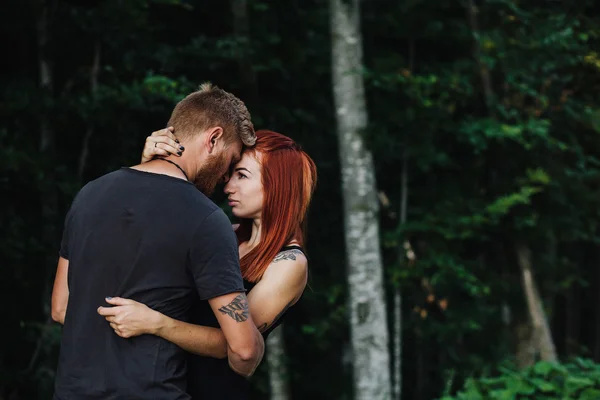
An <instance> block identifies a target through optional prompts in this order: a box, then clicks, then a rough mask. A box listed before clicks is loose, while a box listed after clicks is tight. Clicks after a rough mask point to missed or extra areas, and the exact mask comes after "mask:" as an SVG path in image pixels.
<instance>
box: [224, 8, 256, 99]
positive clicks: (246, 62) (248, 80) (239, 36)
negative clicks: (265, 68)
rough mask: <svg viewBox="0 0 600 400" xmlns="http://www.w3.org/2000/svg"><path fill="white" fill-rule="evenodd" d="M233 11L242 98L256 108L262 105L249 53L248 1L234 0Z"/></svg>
mask: <svg viewBox="0 0 600 400" xmlns="http://www.w3.org/2000/svg"><path fill="white" fill-rule="evenodd" d="M231 12H232V14H233V31H234V36H235V38H236V40H237V42H238V43H239V44H240V52H239V54H238V57H237V63H238V70H239V73H240V80H241V82H242V86H243V88H242V90H241V94H242V98H243V99H245V100H244V101H245V102H246V103H248V104H250V105H252V106H253V107H254V108H256V107H259V106H260V102H259V101H258V85H257V81H256V73H255V72H254V68H253V67H252V66H253V65H254V64H253V63H252V57H251V56H250V54H249V51H248V48H249V46H250V23H249V21H248V1H247V0H232V1H231Z"/></svg>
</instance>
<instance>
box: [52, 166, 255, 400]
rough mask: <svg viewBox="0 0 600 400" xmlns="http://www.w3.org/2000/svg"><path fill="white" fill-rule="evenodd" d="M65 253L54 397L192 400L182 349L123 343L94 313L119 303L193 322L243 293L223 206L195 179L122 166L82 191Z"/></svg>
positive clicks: (145, 339) (145, 338)
mask: <svg viewBox="0 0 600 400" xmlns="http://www.w3.org/2000/svg"><path fill="white" fill-rule="evenodd" d="M60 255H61V257H63V258H66V259H68V260H69V272H68V283H69V304H68V307H67V312H66V316H65V324H64V329H63V336H62V343H61V350H60V357H59V364H58V371H57V376H56V385H55V399H60V400H67V399H83V398H85V399H128V400H129V399H165V400H166V399H189V398H190V397H189V395H188V394H186V372H187V371H186V362H185V360H186V354H185V352H184V351H183V350H181V349H180V348H179V347H177V346H176V345H174V344H172V343H170V342H168V341H166V340H164V339H161V338H159V337H157V336H153V335H142V336H138V337H134V338H129V339H123V338H121V337H119V336H117V335H116V334H115V332H114V331H113V330H112V328H111V327H110V326H109V324H108V322H106V320H105V319H104V318H103V317H102V316H100V315H99V314H98V313H97V312H96V310H97V308H98V307H99V306H101V305H104V306H106V305H107V304H106V303H105V301H104V298H105V297H107V296H112V297H115V296H119V297H126V298H130V299H133V300H136V301H139V302H142V303H144V304H146V305H148V306H149V307H150V308H153V309H155V310H157V311H160V312H162V313H163V314H166V315H168V316H170V317H172V318H175V319H178V320H183V321H189V320H190V307H191V305H192V302H193V301H194V299H198V298H199V299H201V300H207V299H210V298H213V297H217V296H220V295H224V294H227V293H232V292H239V291H244V286H243V280H242V277H241V273H240V266H239V256H238V247H237V240H236V237H235V234H234V232H233V230H232V228H231V224H230V222H229V220H228V219H227V217H226V216H225V214H224V213H223V212H222V211H221V209H219V208H218V207H217V206H216V205H215V204H214V203H212V202H211V201H210V200H209V199H208V198H207V197H206V196H205V195H203V194H202V193H201V192H200V191H198V190H197V189H196V188H195V187H194V186H193V185H192V184H191V183H189V182H186V181H184V180H181V179H177V178H174V177H170V176H167V175H160V174H153V173H148V172H143V171H138V170H134V169H130V168H122V169H120V170H118V171H115V172H112V173H110V174H107V175H105V176H103V177H101V178H99V179H97V180H95V181H93V182H90V183H89V184H87V185H86V186H85V187H84V188H83V189H81V191H80V192H79V193H78V195H77V196H76V198H75V200H74V202H73V204H72V206H71V209H70V211H69V213H68V214H67V218H66V222H65V230H64V233H63V240H62V244H61V250H60ZM200 303H201V304H205V305H207V302H206V301H202V302H200Z"/></svg>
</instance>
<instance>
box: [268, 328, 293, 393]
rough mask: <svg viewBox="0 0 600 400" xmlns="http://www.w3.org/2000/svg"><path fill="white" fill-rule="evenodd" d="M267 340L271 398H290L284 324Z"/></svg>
mask: <svg viewBox="0 0 600 400" xmlns="http://www.w3.org/2000/svg"><path fill="white" fill-rule="evenodd" d="M267 342H268V343H267V363H268V366H269V383H270V386H271V400H289V399H290V390H289V386H288V380H287V379H288V376H289V375H288V369H287V365H286V362H285V343H284V339H283V326H282V325H280V326H278V327H277V328H275V329H274V330H273V332H271V334H270V335H269V338H268V339H267Z"/></svg>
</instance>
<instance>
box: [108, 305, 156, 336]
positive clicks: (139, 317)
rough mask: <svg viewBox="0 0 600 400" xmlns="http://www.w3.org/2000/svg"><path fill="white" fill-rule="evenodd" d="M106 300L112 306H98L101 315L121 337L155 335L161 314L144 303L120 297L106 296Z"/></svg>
mask: <svg viewBox="0 0 600 400" xmlns="http://www.w3.org/2000/svg"><path fill="white" fill-rule="evenodd" d="M106 302H107V303H108V304H112V305H113V306H114V307H98V314H100V315H102V316H103V317H104V318H105V319H106V320H107V321H108V322H109V323H110V327H111V328H113V329H114V331H115V333H116V334H117V335H119V336H121V337H122V338H130V337H134V336H139V335H143V334H151V335H155V334H156V333H157V332H158V330H159V329H160V327H161V324H162V322H163V318H164V317H165V316H164V315H163V314H161V313H159V312H158V311H154V310H153V309H151V308H150V307H148V306H146V305H145V304H142V303H138V302H137V301H134V300H129V299H123V298H121V297H107V298H106Z"/></svg>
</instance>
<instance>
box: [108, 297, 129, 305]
mask: <svg viewBox="0 0 600 400" xmlns="http://www.w3.org/2000/svg"><path fill="white" fill-rule="evenodd" d="M104 300H105V301H106V302H107V303H108V304H112V305H114V306H126V305H131V304H136V303H137V301H135V300H131V299H126V298H123V297H107V298H106V299H104Z"/></svg>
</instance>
